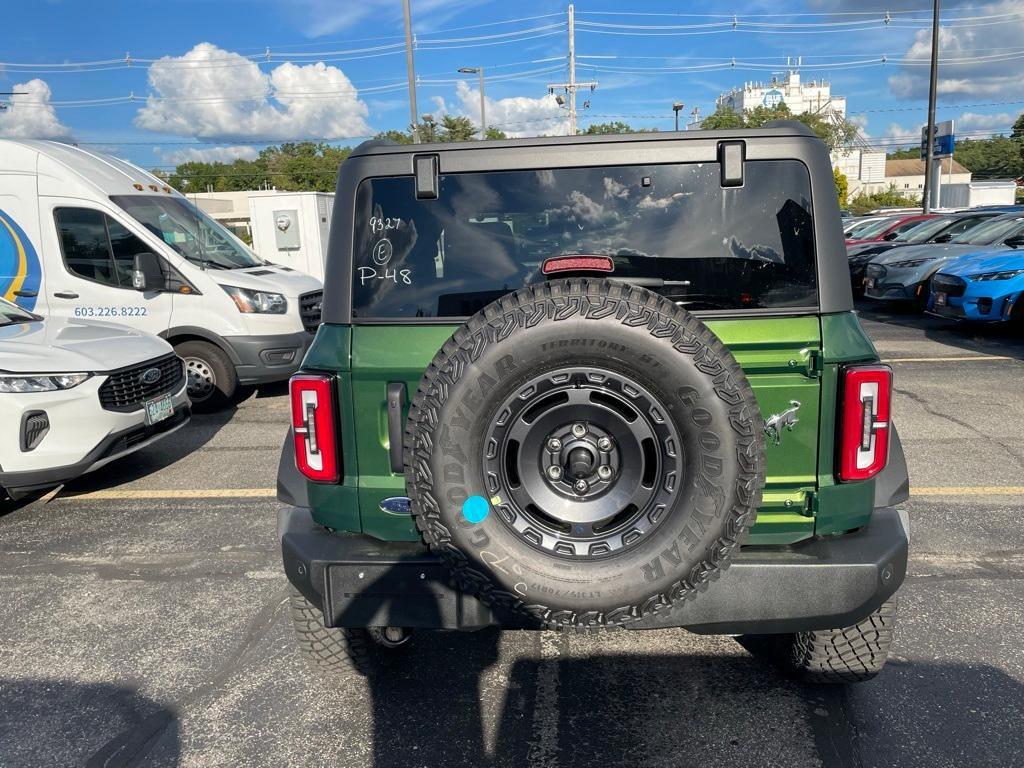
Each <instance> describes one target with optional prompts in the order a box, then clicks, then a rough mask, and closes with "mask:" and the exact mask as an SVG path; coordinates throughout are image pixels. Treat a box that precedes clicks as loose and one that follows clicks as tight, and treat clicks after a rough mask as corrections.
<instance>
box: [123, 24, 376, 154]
mask: <svg viewBox="0 0 1024 768" xmlns="http://www.w3.org/2000/svg"><path fill="white" fill-rule="evenodd" d="M149 85H150V87H151V88H152V89H153V91H154V94H153V95H152V96H150V97H149V98H148V99H147V100H146V105H145V106H144V107H143V108H142V109H140V110H139V112H138V114H137V115H136V117H135V125H136V126H137V127H139V128H144V129H147V130H151V131H160V132H161V133H173V134H176V135H179V136H197V137H201V138H208V139H216V140H223V141H232V140H235V141H237V140H243V141H244V140H255V139H299V138H307V137H316V138H323V139H341V138H348V137H356V136H365V135H368V134H370V133H372V130H371V129H370V127H369V126H368V125H367V123H366V116H367V115H368V113H369V110H368V109H367V107H366V104H365V103H363V101H362V100H361V99H360V98H359V96H358V93H357V92H356V89H355V87H354V86H353V85H352V82H351V81H350V80H349V79H348V77H346V76H345V73H344V72H342V71H341V70H340V69H338V68H337V67H329V66H326V65H325V64H323V63H322V62H321V63H317V64H308V65H306V66H297V65H295V64H291V63H285V64H281V65H279V66H277V67H274V69H272V70H271V71H270V72H269V73H265V72H263V71H262V70H260V68H259V66H257V64H256V63H255V62H253V61H251V60H249V59H247V58H245V57H244V56H240V55H239V54H237V53H232V52H231V51H225V50H223V49H221V48H218V47H217V46H215V45H212V44H210V43H200V44H198V45H196V46H195V47H194V48H193V49H192V50H191V51H189V52H188V53H186V54H185V55H184V56H177V57H175V56H165V57H164V58H162V59H160V60H158V61H156V62H155V63H153V64H152V65H151V66H150V68H149ZM240 99H244V101H243V100H240Z"/></svg>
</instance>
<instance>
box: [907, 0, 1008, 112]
mask: <svg viewBox="0 0 1024 768" xmlns="http://www.w3.org/2000/svg"><path fill="white" fill-rule="evenodd" d="M972 13H973V14H974V15H977V16H988V15H999V14H1011V16H1009V17H1007V18H1005V19H1002V20H1000V23H996V24H992V23H987V24H984V25H973V26H968V25H966V24H965V25H961V26H956V27H954V26H940V27H939V82H938V93H939V96H940V97H941V96H971V97H978V96H1005V95H1006V94H1007V93H1016V92H1019V80H1020V76H1019V74H1018V73H1017V70H1018V69H1019V67H1018V66H1017V63H1016V62H1015V61H1012V60H1003V61H999V60H998V59H996V60H989V61H981V62H979V61H976V59H978V58H979V57H993V56H998V54H999V53H1000V51H1001V50H1002V51H1012V50H1017V49H1019V48H1020V40H1021V38H1022V37H1024V16H1022V15H1021V1H1020V0H1002V1H1001V2H998V3H993V4H989V5H982V6H978V7H977V8H974V9H972ZM1012 14H1017V16H1016V17H1013V16H1012ZM905 58H907V59H913V60H914V61H916V62H918V63H917V64H914V65H910V66H903V67H902V69H901V70H900V71H899V72H898V73H897V74H895V75H893V76H891V77H890V78H889V89H890V90H891V91H892V93H893V95H895V96H897V97H899V98H904V99H924V98H927V97H928V70H929V67H928V62H929V61H930V59H931V30H930V29H922V30H919V31H918V32H916V33H915V34H914V42H913V44H912V45H911V46H910V48H909V49H908V50H907V52H906V54H905ZM943 59H952V60H953V61H950V62H947V63H945V64H943V63H942V60H943Z"/></svg>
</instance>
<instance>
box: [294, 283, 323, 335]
mask: <svg viewBox="0 0 1024 768" xmlns="http://www.w3.org/2000/svg"><path fill="white" fill-rule="evenodd" d="M323 301H324V292H323V291H313V292H312V293H304V294H302V295H301V296H299V317H300V318H302V327H303V328H305V329H306V330H307V331H309V332H310V333H316V329H317V328H319V327H320V312H321V308H322V306H323Z"/></svg>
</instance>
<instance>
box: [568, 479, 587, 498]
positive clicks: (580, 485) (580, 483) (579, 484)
mask: <svg viewBox="0 0 1024 768" xmlns="http://www.w3.org/2000/svg"><path fill="white" fill-rule="evenodd" d="M588 488H590V486H589V485H587V481H586V480H577V481H576V482H575V483H573V486H572V489H573V490H574V491H576V493H578V494H581V495H582V494H584V493H586V492H587V489H588Z"/></svg>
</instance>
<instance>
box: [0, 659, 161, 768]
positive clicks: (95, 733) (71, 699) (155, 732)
mask: <svg viewBox="0 0 1024 768" xmlns="http://www.w3.org/2000/svg"><path fill="white" fill-rule="evenodd" d="M176 719H177V714H176V713H175V712H174V710H172V709H170V708H168V707H166V706H164V705H161V704H159V703H157V702H155V701H153V700H152V699H150V698H147V697H146V696H143V695H142V694H140V693H139V692H138V691H137V690H135V689H133V688H130V687H126V686H118V685H108V684H103V683H96V684H86V683H75V682H71V681H69V680H35V679H30V680H18V679H3V678H0V765H3V766H5V768H7V767H8V766H12V767H13V766H40V765H78V766H86V767H87V768H93V767H94V766H104V767H105V768H118V767H119V766H129V765H132V766H134V765H138V764H139V763H138V761H139V759H140V758H142V757H144V755H145V754H146V753H147V752H148V751H149V749H150V748H151V747H152V746H153V742H154V741H155V740H156V739H157V738H160V736H161V734H163V733H164V731H165V729H166V727H167V725H168V724H169V723H170V722H172V721H174V720H176ZM114 734H119V735H117V736H116V737H114V738H112V736H113V735H114ZM161 747H162V751H163V753H164V755H171V756H173V759H172V760H171V761H170V763H169V764H171V765H173V764H176V763H177V762H178V754H179V747H178V743H177V741H176V740H175V741H173V742H172V743H169V742H168V739H167V736H166V734H164V736H163V738H162V739H161Z"/></svg>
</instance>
